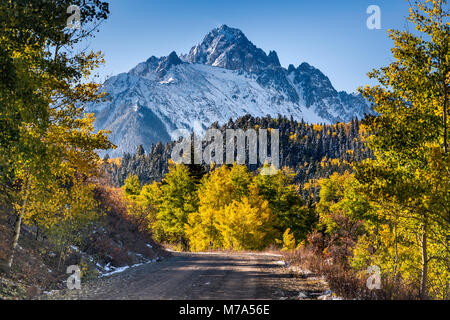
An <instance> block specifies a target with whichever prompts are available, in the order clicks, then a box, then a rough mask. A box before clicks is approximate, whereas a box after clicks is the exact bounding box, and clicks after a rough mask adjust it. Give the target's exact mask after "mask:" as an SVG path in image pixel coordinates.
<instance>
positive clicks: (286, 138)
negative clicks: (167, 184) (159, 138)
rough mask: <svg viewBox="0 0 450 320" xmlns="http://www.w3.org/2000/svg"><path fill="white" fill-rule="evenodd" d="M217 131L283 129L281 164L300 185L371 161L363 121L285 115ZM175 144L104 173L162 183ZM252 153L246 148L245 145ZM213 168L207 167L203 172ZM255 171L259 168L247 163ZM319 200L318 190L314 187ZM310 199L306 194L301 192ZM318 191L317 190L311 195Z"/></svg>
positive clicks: (126, 158) (110, 164) (127, 157)
mask: <svg viewBox="0 0 450 320" xmlns="http://www.w3.org/2000/svg"><path fill="white" fill-rule="evenodd" d="M214 127H216V128H219V129H220V130H221V131H222V132H223V133H224V135H225V130H226V129H243V130H248V129H258V128H272V129H279V130H280V166H281V167H289V168H291V169H292V170H293V171H294V173H295V176H294V182H295V183H296V184H299V185H301V186H304V185H305V183H307V182H310V181H315V180H317V179H319V178H324V177H328V176H330V175H331V174H332V173H334V172H338V173H343V172H344V171H346V170H351V164H352V163H355V162H359V161H362V160H364V159H367V158H370V157H371V156H372V153H371V151H370V149H368V148H367V147H365V146H364V143H363V141H362V139H361V136H360V134H361V133H360V121H359V120H357V119H354V120H353V121H351V122H349V123H345V124H344V123H337V124H334V125H319V124H314V125H312V124H308V123H305V122H298V121H295V120H293V119H292V118H291V119H288V118H286V117H282V116H279V117H278V118H275V119H273V118H271V117H270V116H268V117H264V118H254V117H251V116H244V117H241V118H239V119H236V120H235V121H233V120H230V121H229V122H228V123H227V124H225V125H223V126H220V127H219V126H217V125H216V126H214ZM173 146H174V142H172V143H168V144H165V145H163V144H160V143H159V144H157V145H153V146H152V148H151V150H148V151H147V152H148V153H146V152H145V150H144V149H143V147H142V146H139V147H138V148H137V150H136V153H135V154H133V155H131V154H124V155H123V158H116V159H109V157H106V158H105V159H104V161H105V170H106V172H107V173H108V174H109V175H110V177H111V179H112V182H113V183H114V184H115V185H117V186H122V185H123V184H124V182H125V179H126V178H127V177H128V176H130V175H137V176H138V178H139V181H140V182H141V183H142V184H148V183H151V182H153V181H161V180H162V179H163V177H164V175H165V174H166V173H167V172H168V167H169V159H170V158H171V152H172V148H173ZM247 150H248V145H247ZM208 167H209V166H206V164H205V166H204V167H203V169H202V170H203V173H206V172H207V171H208ZM248 167H249V169H250V170H251V171H255V170H256V169H258V167H261V164H260V165H258V166H256V165H249V166H248ZM314 190H315V193H316V194H315V195H316V196H317V188H314ZM301 192H302V193H303V196H304V197H305V199H306V198H308V196H309V195H308V190H303V189H302V191H301ZM313 193H314V191H313Z"/></svg>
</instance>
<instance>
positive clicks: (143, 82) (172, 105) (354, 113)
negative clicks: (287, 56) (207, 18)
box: [86, 25, 371, 156]
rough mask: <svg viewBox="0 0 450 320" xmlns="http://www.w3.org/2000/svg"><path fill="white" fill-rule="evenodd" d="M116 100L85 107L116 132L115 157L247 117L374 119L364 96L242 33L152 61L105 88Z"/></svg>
mask: <svg viewBox="0 0 450 320" xmlns="http://www.w3.org/2000/svg"><path fill="white" fill-rule="evenodd" d="M104 89H105V90H106V91H107V92H108V93H109V97H110V100H109V101H107V102H103V103H99V104H89V105H87V106H86V111H87V112H94V113H95V114H96V117H97V120H96V124H95V125H96V128H97V129H108V130H111V132H112V133H111V136H110V138H111V140H112V141H113V143H115V144H116V145H117V146H118V148H117V149H116V150H115V151H112V152H110V155H111V156H121V155H122V153H123V152H133V151H134V150H135V149H136V146H138V145H139V144H142V145H143V146H144V148H146V149H147V150H149V148H150V146H151V145H152V144H154V143H157V142H158V141H162V142H167V141H169V140H170V139H171V133H172V132H173V131H174V130H176V129H184V128H185V129H190V130H192V129H193V126H194V123H195V122H200V123H201V124H202V126H203V127H204V128H207V127H208V126H209V125H211V124H212V123H214V122H218V123H220V124H222V123H226V122H227V121H228V120H229V119H230V118H233V119H234V118H237V117H239V116H243V115H245V114H251V115H253V116H266V115H271V116H274V117H276V116H278V115H279V114H281V115H284V116H292V117H293V118H294V119H296V120H300V119H304V121H307V122H311V123H334V122H340V121H344V122H347V121H350V120H351V119H352V118H354V117H358V118H362V117H363V116H364V114H367V113H371V109H370V107H369V106H368V104H367V103H366V102H365V101H364V99H363V98H362V97H361V96H360V95H355V94H347V93H346V92H337V91H336V90H335V89H334V88H333V86H332V84H331V82H330V80H329V79H328V78H327V77H326V76H325V75H324V74H323V73H322V72H320V70H318V69H316V68H314V67H312V66H310V65H309V64H307V63H302V64H301V65H300V66H299V67H297V68H295V67H294V66H293V65H290V66H289V67H288V68H287V69H285V68H283V67H282V66H281V65H280V62H279V60H278V56H277V54H276V52H275V51H271V52H270V53H269V54H268V55H267V54H266V53H265V52H264V51H263V50H261V49H259V48H257V47H256V46H255V45H254V44H253V43H251V42H250V41H249V40H248V39H247V37H246V36H245V35H244V34H243V33H242V32H241V31H240V30H238V29H234V28H230V27H228V26H226V25H223V26H221V27H219V28H217V29H214V30H212V31H211V32H210V33H208V34H207V35H206V37H205V38H204V39H203V41H202V42H201V43H200V44H198V45H196V46H195V47H193V48H192V49H191V51H190V52H189V54H186V55H181V56H178V55H177V54H176V53H175V52H172V53H171V54H170V55H169V56H167V57H162V58H156V57H150V58H149V59H148V60H147V61H145V62H142V63H140V64H138V65H137V66H136V67H135V68H133V69H132V70H130V71H129V72H128V73H122V74H119V75H117V76H114V77H111V78H110V79H108V80H107V81H106V82H105V83H104Z"/></svg>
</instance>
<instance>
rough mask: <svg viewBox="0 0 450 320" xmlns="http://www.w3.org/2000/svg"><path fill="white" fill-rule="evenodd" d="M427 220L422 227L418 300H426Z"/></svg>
mask: <svg viewBox="0 0 450 320" xmlns="http://www.w3.org/2000/svg"><path fill="white" fill-rule="evenodd" d="M427 240H428V239H427V218H426V217H425V219H424V223H423V226H422V277H421V279H420V281H421V283H420V299H422V300H427V299H428V288H427V281H428V251H427V249H428V248H427Z"/></svg>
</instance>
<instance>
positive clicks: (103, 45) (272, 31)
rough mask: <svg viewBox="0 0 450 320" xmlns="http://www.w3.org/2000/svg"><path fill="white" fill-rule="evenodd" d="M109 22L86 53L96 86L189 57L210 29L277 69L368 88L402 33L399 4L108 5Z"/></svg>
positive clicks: (128, 0)
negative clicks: (309, 70) (95, 62)
mask: <svg viewBox="0 0 450 320" xmlns="http://www.w3.org/2000/svg"><path fill="white" fill-rule="evenodd" d="M109 2H110V9H111V16H110V18H109V19H108V20H107V21H106V22H105V23H104V24H103V25H102V26H101V28H100V32H99V33H98V34H97V36H96V38H95V39H93V40H91V41H90V44H89V45H90V48H92V49H94V50H102V51H103V53H104V54H105V58H106V66H104V67H103V68H102V69H100V70H99V74H100V76H101V79H104V78H105V77H106V76H108V75H115V74H118V73H121V72H127V71H128V70H130V69H131V68H132V67H134V66H135V65H136V64H138V63H139V62H142V61H145V60H147V59H148V58H149V57H150V56H152V55H154V56H158V57H159V56H166V55H168V54H169V53H170V52H171V51H173V50H175V51H176V52H177V53H178V54H180V53H187V52H189V50H190V48H191V47H192V46H194V45H195V44H197V43H199V42H200V41H201V40H202V39H203V37H204V36H205V35H206V34H207V33H208V32H209V31H210V30H211V29H213V28H215V27H217V26H219V25H222V24H227V25H228V26H230V27H235V28H239V29H241V30H242V31H243V32H244V33H245V34H246V36H247V38H248V39H249V40H250V41H252V42H253V43H254V44H255V45H256V46H258V47H260V48H262V49H263V50H264V51H266V52H267V53H268V52H269V50H275V51H276V52H277V53H278V56H279V58H280V62H281V64H282V65H283V66H284V67H287V66H288V65H289V64H293V65H295V66H298V65H299V64H300V63H302V62H308V63H309V64H311V65H313V66H315V67H317V68H319V69H320V70H321V71H322V72H323V73H324V74H325V75H327V76H328V77H329V78H330V80H331V82H332V83H333V85H334V86H335V88H336V89H337V90H345V91H348V92H353V91H355V90H356V89H357V87H358V86H360V85H364V84H367V83H369V81H368V79H367V76H366V73H367V72H368V71H370V70H371V69H373V68H378V67H381V66H384V65H387V64H389V63H390V62H391V61H392V58H391V53H390V48H391V47H392V41H391V40H390V39H388V38H387V34H386V32H387V30H388V29H391V28H398V29H404V28H405V27H406V26H407V24H406V20H405V17H406V16H407V14H408V5H407V2H406V1H404V0H369V1H366V0H221V1H219V0H184V1H180V0H110V1H109ZM369 5H378V6H379V7H380V8H381V22H382V25H381V27H382V29H381V30H369V29H368V28H367V27H366V20H367V18H368V17H369V15H368V14H367V13H366V9H367V7H368V6H369Z"/></svg>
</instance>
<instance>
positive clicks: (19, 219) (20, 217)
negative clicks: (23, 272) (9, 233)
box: [6, 178, 29, 270]
mask: <svg viewBox="0 0 450 320" xmlns="http://www.w3.org/2000/svg"><path fill="white" fill-rule="evenodd" d="M28 191H29V185H28V178H27V179H26V182H25V199H24V200H23V204H22V208H21V209H20V212H19V215H18V217H17V220H16V224H15V227H14V236H13V243H12V247H11V253H10V255H9V257H8V261H7V262H6V267H7V268H8V270H10V269H11V267H12V264H13V261H14V255H15V253H16V248H17V245H18V244H19V237H20V229H21V227H22V220H23V215H24V213H25V210H26V206H27V203H28Z"/></svg>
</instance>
